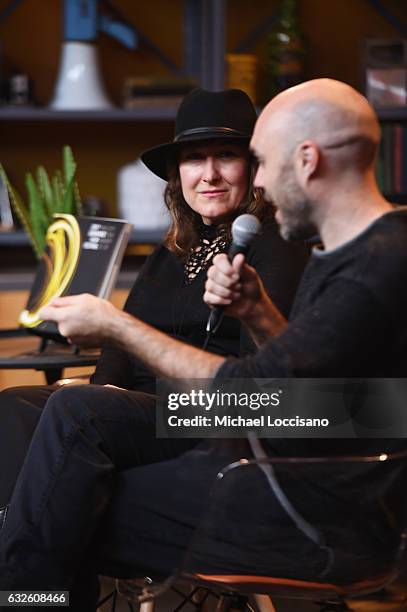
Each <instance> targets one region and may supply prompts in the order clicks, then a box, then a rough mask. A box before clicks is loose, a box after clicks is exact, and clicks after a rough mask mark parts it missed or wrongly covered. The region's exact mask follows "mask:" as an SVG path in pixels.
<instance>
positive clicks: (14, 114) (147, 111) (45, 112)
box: [0, 105, 178, 122]
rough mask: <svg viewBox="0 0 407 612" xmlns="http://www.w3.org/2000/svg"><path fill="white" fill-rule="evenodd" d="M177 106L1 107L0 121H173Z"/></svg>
mask: <svg viewBox="0 0 407 612" xmlns="http://www.w3.org/2000/svg"><path fill="white" fill-rule="evenodd" d="M177 106H178V105H176V106H164V105H163V106H162V107H161V106H159V107H155V106H145V107H142V108H137V109H134V110H127V109H123V108H112V109H111V110H106V111H92V110H89V111H85V110H83V111H68V110H67V111H62V110H61V111H54V110H50V109H48V108H36V107H22V108H18V107H3V108H1V107H0V121H27V122H28V121H31V122H36V121H47V122H48V121H51V122H52V121H54V122H57V121H94V122H102V121H103V122H106V121H111V122H132V121H172V120H174V119H175V115H176V112H177Z"/></svg>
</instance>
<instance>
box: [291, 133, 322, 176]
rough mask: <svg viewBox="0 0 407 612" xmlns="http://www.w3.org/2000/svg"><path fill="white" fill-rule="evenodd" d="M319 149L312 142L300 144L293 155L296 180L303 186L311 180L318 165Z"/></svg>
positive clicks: (307, 141)
mask: <svg viewBox="0 0 407 612" xmlns="http://www.w3.org/2000/svg"><path fill="white" fill-rule="evenodd" d="M319 157H320V156H319V149H318V147H317V145H316V144H315V143H314V142H312V140H304V142H301V143H300V144H299V145H298V147H297V149H296V154H295V168H296V173H297V178H298V180H299V181H300V183H301V184H302V185H304V186H305V184H306V183H308V181H309V180H310V179H312V178H313V177H314V175H315V173H316V171H317V168H318V164H319Z"/></svg>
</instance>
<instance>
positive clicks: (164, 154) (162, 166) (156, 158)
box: [141, 133, 251, 181]
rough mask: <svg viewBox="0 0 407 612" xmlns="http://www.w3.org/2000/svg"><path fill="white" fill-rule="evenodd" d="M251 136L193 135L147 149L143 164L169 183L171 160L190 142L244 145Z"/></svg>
mask: <svg viewBox="0 0 407 612" xmlns="http://www.w3.org/2000/svg"><path fill="white" fill-rule="evenodd" d="M250 138H251V136H242V135H241V134H225V135H222V136H219V133H217V134H214V135H212V136H211V134H210V133H204V134H202V135H200V134H193V135H192V134H191V135H190V136H189V137H188V136H185V137H184V138H183V139H182V140H179V141H178V142H167V143H165V144H162V145H158V146H157V147H152V148H151V149H147V151H144V152H143V153H142V154H141V160H142V162H143V163H144V164H145V165H146V166H147V168H148V169H149V170H151V172H154V174H156V175H157V176H159V177H160V178H162V179H164V181H168V176H167V174H168V165H169V162H170V161H171V160H175V159H176V158H177V155H178V153H179V150H180V149H181V147H182V146H183V145H184V144H187V143H189V142H200V141H208V140H234V141H237V142H242V143H247V144H248V143H249V142H250Z"/></svg>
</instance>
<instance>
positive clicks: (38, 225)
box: [25, 172, 50, 253]
mask: <svg viewBox="0 0 407 612" xmlns="http://www.w3.org/2000/svg"><path fill="white" fill-rule="evenodd" d="M25 184H26V187H27V192H28V197H29V203H30V204H29V206H30V216H31V224H32V231H33V234H34V235H35V238H36V242H37V244H38V245H39V248H40V250H41V253H42V252H43V250H44V249H45V234H46V232H47V229H48V225H49V221H50V217H49V215H48V213H47V211H46V209H45V204H44V202H43V200H42V198H41V195H40V192H39V191H38V189H37V185H36V183H35V181H34V178H33V175H32V174H31V172H28V173H27V175H26V179H25Z"/></svg>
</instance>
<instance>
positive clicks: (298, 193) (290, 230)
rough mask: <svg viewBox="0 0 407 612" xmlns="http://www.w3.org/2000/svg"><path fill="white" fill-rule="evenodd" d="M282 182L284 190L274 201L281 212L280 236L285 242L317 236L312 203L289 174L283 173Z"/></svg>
mask: <svg viewBox="0 0 407 612" xmlns="http://www.w3.org/2000/svg"><path fill="white" fill-rule="evenodd" d="M284 174H285V175H286V176H284ZM280 181H281V182H280V184H281V185H284V190H281V192H280V193H279V194H277V197H276V198H275V200H274V204H275V205H276V207H277V210H278V211H279V215H278V216H279V218H278V223H279V225H280V235H281V236H282V238H284V240H307V239H308V238H311V237H312V236H315V234H316V233H317V230H316V228H315V225H314V223H313V222H312V209H313V207H312V202H311V201H310V200H309V199H308V198H307V196H306V194H305V193H304V192H303V190H302V189H301V188H300V186H299V185H298V184H297V182H296V181H295V180H294V178H293V177H292V176H288V173H285V172H283V173H282V176H281V178H280Z"/></svg>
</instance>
